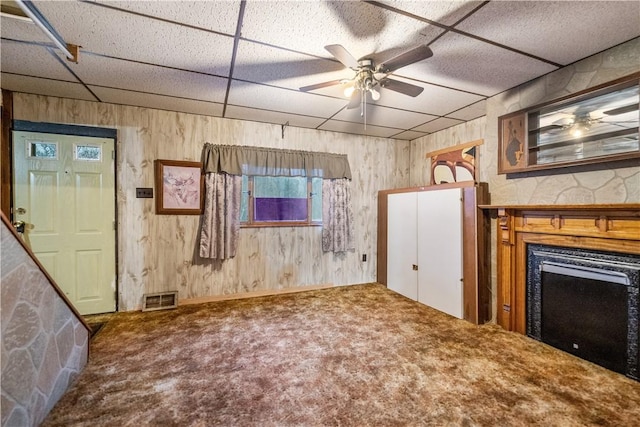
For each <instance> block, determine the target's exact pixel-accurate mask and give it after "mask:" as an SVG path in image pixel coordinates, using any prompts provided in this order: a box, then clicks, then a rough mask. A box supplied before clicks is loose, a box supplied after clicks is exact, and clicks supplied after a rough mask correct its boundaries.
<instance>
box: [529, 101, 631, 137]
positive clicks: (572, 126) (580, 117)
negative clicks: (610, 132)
mask: <svg viewBox="0 0 640 427" xmlns="http://www.w3.org/2000/svg"><path fill="white" fill-rule="evenodd" d="M637 109H638V104H637V103H636V104H630V105H625V106H622V107H617V108H613V109H610V110H607V111H602V117H592V115H591V113H589V112H586V111H580V110H578V111H576V112H574V113H573V114H571V115H570V117H563V118H561V119H558V120H556V121H554V122H553V123H551V124H550V125H547V126H542V127H540V128H538V129H532V131H535V132H540V133H543V132H551V133H554V132H559V131H565V130H568V131H569V132H570V133H571V135H572V136H574V137H580V136H582V134H583V133H584V132H586V131H588V130H589V129H590V128H591V127H592V126H593V125H595V124H598V123H609V124H622V123H637V122H638V120H613V121H609V120H606V119H607V118H608V117H611V116H618V115H621V114H625V113H629V112H632V111H636V110H637Z"/></svg>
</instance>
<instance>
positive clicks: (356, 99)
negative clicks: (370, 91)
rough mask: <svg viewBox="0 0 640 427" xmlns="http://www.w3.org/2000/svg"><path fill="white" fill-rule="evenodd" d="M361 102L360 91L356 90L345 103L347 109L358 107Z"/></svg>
mask: <svg viewBox="0 0 640 427" xmlns="http://www.w3.org/2000/svg"><path fill="white" fill-rule="evenodd" d="M361 102H362V91H361V90H356V91H355V92H353V95H351V99H350V100H349V103H348V104H347V110H352V109H354V108H358V107H359V106H360V103H361Z"/></svg>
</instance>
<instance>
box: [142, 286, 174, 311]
mask: <svg viewBox="0 0 640 427" xmlns="http://www.w3.org/2000/svg"><path fill="white" fill-rule="evenodd" d="M142 300H143V302H142V311H153V310H167V309H170V308H176V307H177V306H178V291H172V292H158V293H155V294H144V296H143V299H142Z"/></svg>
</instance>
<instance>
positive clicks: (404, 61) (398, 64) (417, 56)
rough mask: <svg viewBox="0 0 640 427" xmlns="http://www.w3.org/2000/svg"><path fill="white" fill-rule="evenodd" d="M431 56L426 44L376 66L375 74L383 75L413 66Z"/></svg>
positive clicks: (431, 53) (431, 52)
mask: <svg viewBox="0 0 640 427" xmlns="http://www.w3.org/2000/svg"><path fill="white" fill-rule="evenodd" d="M431 56H433V51H431V49H429V46H427V45H426V44H425V45H420V46H418V47H414V48H413V49H411V50H408V51H406V52H404V53H401V54H400V55H398V56H396V57H393V58H391V59H389V60H387V61H385V62H383V63H382V64H380V65H378V68H376V72H379V73H385V74H386V73H392V72H394V71H395V70H397V69H399V68H402V67H405V66H407V65H409V64H413V63H414V62H418V61H422V60H423V59H427V58H430V57H431Z"/></svg>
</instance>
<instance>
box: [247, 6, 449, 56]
mask: <svg viewBox="0 0 640 427" xmlns="http://www.w3.org/2000/svg"><path fill="white" fill-rule="evenodd" d="M441 32H442V30H440V29H438V28H436V27H434V26H432V25H429V24H425V23H424V22H420V21H417V20H415V19H411V18H408V17H405V16H402V15H399V14H395V13H391V12H389V11H387V10H385V9H383V8H379V7H376V6H374V5H371V4H369V3H364V2H353V1H344V2H340V1H334V2H315V1H314V2H308V1H299V2H296V1H293V2H292V1H256V2H247V6H246V10H245V15H244V20H243V24H242V36H243V37H245V38H247V39H251V40H260V41H262V42H265V43H268V44H272V45H276V46H282V47H286V48H288V49H293V50H296V51H298V52H306V53H309V54H312V55H317V56H322V57H326V58H329V57H331V55H330V54H329V53H328V52H327V51H325V50H324V46H326V45H330V44H341V45H342V46H344V47H345V48H346V49H347V50H348V51H349V52H350V53H351V54H352V55H353V56H354V57H355V58H356V59H358V58H362V57H371V58H373V59H374V60H375V61H376V62H379V60H381V59H383V58H384V59H388V58H391V57H393V56H395V55H397V54H399V53H401V52H403V51H405V50H408V49H410V48H411V47H413V46H416V45H418V44H421V43H426V42H429V41H431V40H433V38H434V37H436V36H437V35H438V34H440V33H441Z"/></svg>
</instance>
